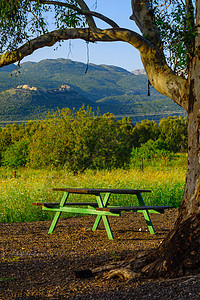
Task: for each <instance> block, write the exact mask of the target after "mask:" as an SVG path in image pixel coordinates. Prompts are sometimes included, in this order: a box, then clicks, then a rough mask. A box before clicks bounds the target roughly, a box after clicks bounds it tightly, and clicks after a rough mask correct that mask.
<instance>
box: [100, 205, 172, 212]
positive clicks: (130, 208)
mask: <svg viewBox="0 0 200 300" xmlns="http://www.w3.org/2000/svg"><path fill="white" fill-rule="evenodd" d="M170 208H173V206H116V207H104V208H99V207H97V208H96V210H100V211H110V212H120V211H138V210H141V211H142V210H155V211H158V212H159V211H161V212H162V211H163V210H164V209H170Z"/></svg>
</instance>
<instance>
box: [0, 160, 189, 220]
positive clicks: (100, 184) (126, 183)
mask: <svg viewBox="0 0 200 300" xmlns="http://www.w3.org/2000/svg"><path fill="white" fill-rule="evenodd" d="M178 161H179V163H178ZM178 161H176V163H174V165H173V164H172V165H171V166H168V165H166V163H165V162H163V163H162V164H161V162H159V163H160V167H158V166H156V164H154V165H152V164H146V166H145V165H144V169H143V170H141V169H140V168H138V169H127V170H123V169H119V170H112V171H92V170H88V171H86V172H85V173H83V174H80V175H79V176H74V175H73V174H72V173H68V172H67V171H66V170H32V169H19V170H17V171H16V178H15V177H14V171H13V170H10V169H6V168H0V181H1V185H0V207H1V210H0V222H29V221H37V220H47V219H52V214H51V213H49V212H46V211H42V210H41V208H40V207H35V206H32V205H31V203H32V202H58V201H60V198H61V196H62V192H53V191H52V189H53V188H54V187H76V188H78V187H83V188H118V189H123V188H124V189H150V190H151V191H152V192H151V193H146V194H145V193H144V194H143V198H144V200H145V203H146V204H151V205H173V206H175V207H178V206H179V204H180V202H181V199H182V196H183V190H184V183H185V173H186V167H185V158H184V157H182V156H181V159H179V160H178ZM183 161H184V163H183ZM148 165H149V166H148ZM71 197H73V198H71V199H72V200H73V201H79V200H81V201H94V199H93V198H92V197H94V196H88V195H86V196H82V195H71ZM69 201H70V198H69ZM110 204H111V205H120V206H130V205H138V202H137V198H136V196H130V195H113V196H112V197H111V200H110ZM65 216H66V215H65Z"/></svg>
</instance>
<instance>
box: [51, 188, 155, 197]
mask: <svg viewBox="0 0 200 300" xmlns="http://www.w3.org/2000/svg"><path fill="white" fill-rule="evenodd" d="M53 191H63V192H68V193H73V194H92V195H99V194H100V193H111V194H140V193H150V192H151V190H141V189H140V190H136V189H86V188H53Z"/></svg>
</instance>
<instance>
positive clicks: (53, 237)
mask: <svg viewBox="0 0 200 300" xmlns="http://www.w3.org/2000/svg"><path fill="white" fill-rule="evenodd" d="M176 215H177V211H176V210H175V209H173V210H169V211H166V212H165V214H164V215H158V214H152V215H151V219H152V222H153V224H154V227H155V230H156V234H155V235H151V234H150V233H149V231H148V229H147V226H146V223H145V220H144V218H143V216H142V215H141V214H139V213H124V214H122V216H121V217H110V223H111V228H112V229H113V233H114V237H115V239H114V240H112V241H111V240H109V239H108V238H107V234H106V232H105V229H104V226H103V224H102V223H101V224H100V228H99V229H98V230H97V231H95V232H92V230H91V228H92V225H93V223H94V218H95V217H94V216H84V217H73V218H64V219H61V220H60V221H59V222H58V225H57V227H56V230H55V232H54V233H52V234H50V235H49V234H47V231H48V228H49V226H50V223H51V222H50V221H41V222H32V223H12V224H0V255H1V256H0V299H1V300H7V299H9V300H24V299H34V300H35V299H38V300H39V299H51V300H53V299H150V298H151V299H160V300H161V299H162V300H163V299H167V300H169V299H174V300H177V299H200V275H199V276H193V277H184V278H179V279H175V280H164V279H162V278H159V279H156V280H155V279H154V280H144V279H137V280H134V281H129V282H128V281H120V280H119V278H116V279H110V280H106V279H105V278H103V276H102V274H101V275H97V276H93V277H90V278H85V279H80V278H75V277H74V272H75V271H77V270H85V269H93V268H95V267H98V266H101V265H106V264H109V263H111V262H115V261H118V260H124V259H128V258H130V257H132V256H134V255H135V254H136V253H137V252H140V251H144V250H146V249H153V248H155V247H157V246H158V245H159V244H160V243H161V242H162V240H163V238H164V237H165V236H166V234H167V232H168V231H169V229H170V227H171V226H172V225H173V223H174V221H175V218H176Z"/></svg>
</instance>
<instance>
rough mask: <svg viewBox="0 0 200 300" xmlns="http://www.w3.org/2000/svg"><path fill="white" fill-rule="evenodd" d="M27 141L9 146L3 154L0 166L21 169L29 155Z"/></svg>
mask: <svg viewBox="0 0 200 300" xmlns="http://www.w3.org/2000/svg"><path fill="white" fill-rule="evenodd" d="M28 148H29V141H28V140H20V141H17V142H15V143H14V144H12V145H10V146H9V147H8V148H7V150H6V151H5V152H4V153H3V159H2V165H4V166H9V167H23V166H25V165H26V163H27V159H28V155H29V150H28Z"/></svg>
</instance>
